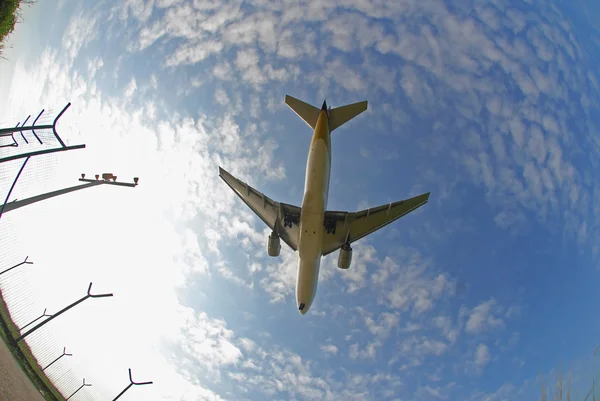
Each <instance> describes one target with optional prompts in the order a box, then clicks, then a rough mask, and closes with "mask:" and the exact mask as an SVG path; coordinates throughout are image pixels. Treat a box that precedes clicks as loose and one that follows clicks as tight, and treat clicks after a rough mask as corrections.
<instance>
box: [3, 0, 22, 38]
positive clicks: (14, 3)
mask: <svg viewBox="0 0 600 401" xmlns="http://www.w3.org/2000/svg"><path fill="white" fill-rule="evenodd" d="M19 3H21V1H20V0H0V42H3V41H4V38H5V37H7V36H8V34H9V33H11V32H12V31H13V29H14V28H15V24H16V23H17V9H18V8H19Z"/></svg>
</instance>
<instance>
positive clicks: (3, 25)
mask: <svg viewBox="0 0 600 401" xmlns="http://www.w3.org/2000/svg"><path fill="white" fill-rule="evenodd" d="M35 1H36V0H0V58H2V49H4V41H5V39H6V38H7V37H8V35H10V33H11V32H12V31H13V30H14V29H15V25H16V24H17V23H18V22H19V19H20V18H21V15H20V13H19V9H20V7H21V5H22V4H33V3H35Z"/></svg>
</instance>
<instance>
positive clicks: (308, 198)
mask: <svg viewBox="0 0 600 401" xmlns="http://www.w3.org/2000/svg"><path fill="white" fill-rule="evenodd" d="M285 103H286V104H287V105H288V106H289V107H290V108H291V109H292V110H293V111H294V112H295V113H296V114H297V115H298V116H299V117H300V118H302V119H303V120H304V122H305V123H306V124H307V125H308V126H309V127H310V128H311V129H313V136H312V140H311V143H310V148H309V151H308V160H307V164H306V176H305V182H304V196H303V199H302V204H301V207H298V206H294V205H290V204H287V203H282V202H276V201H274V200H272V199H271V198H269V197H267V196H266V195H264V194H263V193H261V192H259V191H257V190H256V189H254V188H252V187H251V186H249V185H248V184H247V183H245V182H243V181H241V180H239V179H237V178H236V177H234V176H233V175H231V174H230V173H229V172H227V171H226V170H225V169H223V168H222V167H221V166H219V176H220V177H221V178H222V179H223V181H225V183H227V185H228V186H229V187H230V188H231V189H232V190H233V191H234V192H235V193H236V194H237V195H238V196H239V197H240V198H241V200H242V201H244V203H246V205H248V207H249V208H250V209H251V210H252V211H253V212H254V213H255V214H256V215H257V216H258V217H260V219H261V220H262V221H263V222H264V223H265V224H266V225H267V226H268V227H269V228H270V229H271V230H272V232H271V234H270V235H269V240H268V244H267V253H268V255H269V256H271V257H278V256H279V253H280V251H281V243H280V239H281V240H283V242H285V243H286V244H287V245H288V246H289V247H290V248H291V249H292V250H293V251H298V270H297V277H296V305H297V307H298V310H299V311H300V314H302V315H304V314H306V312H308V310H309V309H310V307H311V305H312V303H313V301H314V298H315V295H316V292H317V282H318V279H319V269H320V265H321V257H322V256H325V255H329V254H330V253H332V252H335V251H337V250H338V249H339V250H340V253H339V257H338V264H337V266H338V268H340V269H348V268H349V267H350V264H351V262H352V247H351V246H350V244H352V243H354V242H356V241H358V240H359V239H361V238H364V237H365V236H367V235H369V234H371V233H373V232H375V231H377V230H379V229H380V228H382V227H384V226H386V225H388V224H390V223H391V222H393V221H395V220H397V219H399V218H400V217H402V216H405V215H406V214H408V213H410V212H412V211H413V210H415V209H417V208H419V207H421V206H423V205H424V204H425V203H427V201H428V200H429V194H430V193H429V192H427V193H425V194H422V195H419V196H416V197H414V198H410V199H405V200H401V201H398V202H393V203H389V204H387V205H382V206H379V207H374V208H369V209H366V210H361V211H358V212H345V211H330V210H327V199H328V194H329V178H330V171H331V137H330V135H331V133H332V132H333V131H334V130H335V129H337V128H339V127H340V126H342V125H343V124H344V123H346V122H348V121H350V120H351V119H353V118H354V117H356V116H357V115H359V114H360V113H362V112H363V111H365V110H366V109H367V104H368V103H367V101H362V102H358V103H353V104H348V105H345V106H341V107H337V108H333V109H332V108H331V107H329V109H328V108H327V100H325V101H324V102H323V105H322V107H321V109H318V108H317V107H315V106H312V105H310V104H308V103H305V102H303V101H302V100H299V99H296V98H294V97H291V96H289V95H286V97H285Z"/></svg>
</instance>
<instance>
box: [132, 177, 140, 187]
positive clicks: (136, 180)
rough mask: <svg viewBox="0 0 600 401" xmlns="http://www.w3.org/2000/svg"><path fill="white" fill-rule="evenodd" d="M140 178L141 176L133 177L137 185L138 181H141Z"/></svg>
mask: <svg viewBox="0 0 600 401" xmlns="http://www.w3.org/2000/svg"><path fill="white" fill-rule="evenodd" d="M139 180H140V178H139V177H133V183H134V184H135V185H137V183H138V181H139Z"/></svg>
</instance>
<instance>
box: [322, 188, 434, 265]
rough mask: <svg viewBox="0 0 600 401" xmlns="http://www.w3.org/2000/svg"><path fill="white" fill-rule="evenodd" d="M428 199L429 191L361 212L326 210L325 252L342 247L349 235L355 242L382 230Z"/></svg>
mask: <svg viewBox="0 0 600 401" xmlns="http://www.w3.org/2000/svg"><path fill="white" fill-rule="evenodd" d="M428 200H429V192H428V193H426V194H423V195H419V196H415V197H414V198H410V199H405V200H401V201H398V202H394V203H389V204H387V205H382V206H378V207H374V208H370V209H366V210H361V211H359V212H354V213H350V212H333V211H327V212H325V236H324V237H323V246H322V253H323V256H325V255H328V254H330V253H331V252H334V251H336V250H338V249H339V248H341V246H342V245H343V244H344V242H345V241H346V237H348V242H349V243H353V242H355V241H358V240H359V239H361V238H363V237H365V236H367V235H369V234H371V233H373V232H375V231H377V230H379V229H380V228H381V227H384V226H386V225H388V224H390V223H391V222H393V221H394V220H397V219H399V218H400V217H402V216H405V215H407V214H408V213H410V212H412V211H413V210H415V209H417V208H419V207H421V206H423V205H424V204H426V203H427V201H428Z"/></svg>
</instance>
